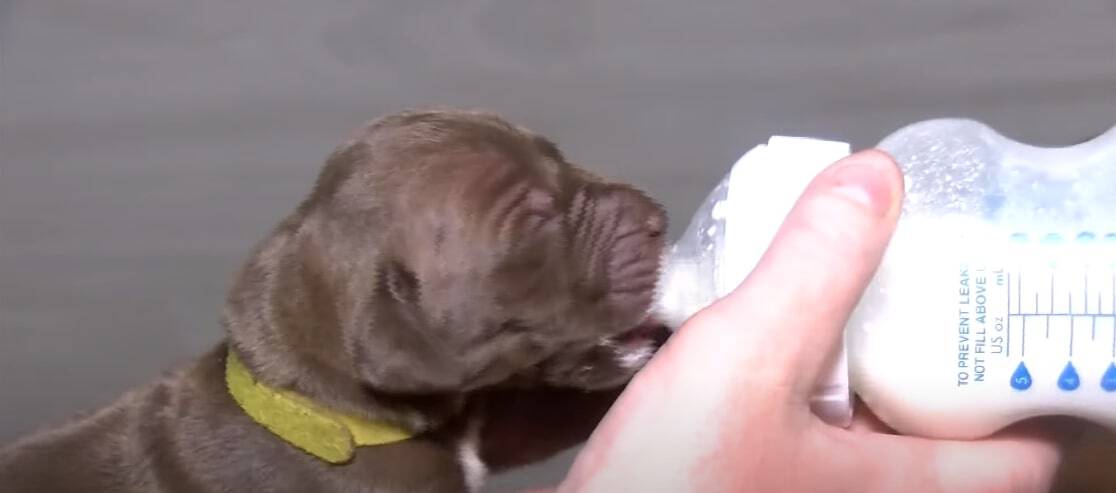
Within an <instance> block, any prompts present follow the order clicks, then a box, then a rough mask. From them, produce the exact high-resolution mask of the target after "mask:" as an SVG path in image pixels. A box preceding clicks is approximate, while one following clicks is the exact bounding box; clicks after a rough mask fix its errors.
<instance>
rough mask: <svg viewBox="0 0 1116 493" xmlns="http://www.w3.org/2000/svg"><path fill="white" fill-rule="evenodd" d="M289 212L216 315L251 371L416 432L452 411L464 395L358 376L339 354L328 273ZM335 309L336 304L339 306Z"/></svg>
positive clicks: (301, 223)
mask: <svg viewBox="0 0 1116 493" xmlns="http://www.w3.org/2000/svg"><path fill="white" fill-rule="evenodd" d="M306 228H307V225H306V218H305V217H301V216H300V215H298V214H296V216H294V217H292V218H290V219H289V220H288V221H285V222H284V223H283V224H281V225H280V226H279V227H278V228H277V229H276V230H275V231H274V232H273V233H272V235H271V236H270V237H269V238H267V239H266V240H265V241H264V242H263V243H262V244H261V245H260V246H259V247H258V249H257V250H256V252H255V253H254V255H253V256H252V258H251V259H250V260H249V262H248V263H247V264H246V265H245V266H244V268H243V270H242V272H241V273H240V275H239V276H238V279H237V282H236V283H235V285H234V286H233V289H232V291H231V292H230V296H229V299H228V301H227V303H226V306H225V310H224V314H223V322H224V325H225V328H226V331H227V333H228V335H229V339H230V344H231V346H232V349H234V350H235V351H236V352H237V354H238V355H240V356H241V359H242V360H243V362H244V365H245V367H246V368H247V370H248V371H249V372H250V373H251V374H252V376H253V377H254V378H256V379H258V380H259V381H260V382H263V383H265V384H267V385H270V386H272V387H275V388H278V389H284V390H290V391H292V392H296V393H297V394H299V395H301V396H304V397H306V398H307V399H310V400H312V401H314V402H317V403H320V404H321V405H323V406H326V407H329V408H331V409H336V410H338V411H341V412H345V413H350V414H354V415H356V416H360V417H363V418H366V419H370V420H377V421H384V422H387V423H390V424H392V425H396V426H400V427H403V428H405V429H407V430H410V431H411V432H415V433H421V432H425V431H429V430H432V429H435V428H438V427H439V426H441V425H442V424H443V423H445V422H446V421H447V420H449V419H450V418H452V417H453V416H455V415H457V414H458V413H459V412H460V411H461V409H462V407H463V406H464V397H463V396H461V395H459V394H453V393H431V394H400V393H392V392H387V391H384V390H382V389H381V388H380V387H379V386H378V385H377V384H376V382H367V381H364V380H362V379H361V378H360V377H359V376H358V374H357V372H356V371H355V368H354V365H353V364H351V362H350V361H348V358H347V357H346V356H344V355H345V354H346V353H347V352H346V350H345V344H346V343H345V339H346V336H345V335H344V334H343V333H342V329H341V326H342V325H343V324H344V323H345V322H343V321H342V315H341V314H340V313H338V309H337V308H336V307H337V300H338V294H337V293H335V291H336V289H335V287H334V284H335V282H336V281H335V280H334V279H333V277H334V276H335V273H334V272H332V270H331V269H325V268H323V267H321V266H320V265H318V264H319V263H320V262H318V261H317V260H319V259H320V257H319V255H317V254H316V253H315V252H314V251H313V250H314V249H315V248H318V247H316V246H315V245H314V242H311V241H307V238H306ZM342 311H343V310H342Z"/></svg>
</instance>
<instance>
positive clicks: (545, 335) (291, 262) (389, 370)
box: [0, 110, 666, 493]
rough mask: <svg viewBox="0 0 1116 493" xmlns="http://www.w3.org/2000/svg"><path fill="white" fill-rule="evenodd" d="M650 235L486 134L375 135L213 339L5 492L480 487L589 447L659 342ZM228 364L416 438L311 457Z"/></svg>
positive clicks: (43, 445)
mask: <svg viewBox="0 0 1116 493" xmlns="http://www.w3.org/2000/svg"><path fill="white" fill-rule="evenodd" d="M664 227H665V215H664V213H663V211H662V210H661V208H660V207H659V206H658V205H656V204H655V203H654V202H653V201H651V200H650V199H648V198H647V197H646V196H645V195H644V194H642V193H641V192H639V191H637V190H635V189H633V188H632V187H629V186H626V185H622V184H618V183H610V182H607V181H605V180H603V179H601V178H599V177H596V176H594V175H592V174H590V173H588V172H586V171H585V170H582V169H579V168H578V167H576V166H574V165H572V164H570V163H569V162H567V160H566V159H565V158H564V157H563V156H562V154H561V153H560V152H559V150H558V149H557V147H556V146H555V145H554V144H552V143H551V142H549V141H547V140H546V139H544V138H542V137H540V136H538V135H536V134H534V133H532V132H530V131H528V130H525V129H523V128H519V127H515V126H513V125H510V124H508V123H506V122H505V121H503V120H501V119H500V118H498V117H496V116H493V115H490V114H485V113H481V112H471V111H457V110H445V111H421V112H408V113H401V114H396V115H392V116H388V117H385V118H382V119H380V120H377V121H375V122H372V123H371V124H369V125H368V126H366V127H365V128H364V129H363V130H362V131H361V132H359V133H358V134H357V135H356V136H355V137H353V138H352V139H351V140H350V141H348V142H346V143H344V144H343V145H341V146H340V147H339V148H338V149H337V150H336V151H335V152H334V153H333V154H332V155H331V156H330V157H329V159H328V161H327V162H326V165H325V167H324V169H323V170H322V172H321V174H320V175H319V178H318V180H317V183H316V184H315V186H314V188H313V191H312V192H311V193H310V195H309V197H308V198H307V199H306V200H305V201H304V202H303V203H302V204H301V205H300V206H299V207H298V208H297V209H296V210H295V211H294V212H293V213H292V214H291V215H290V216H289V217H288V218H287V219H286V220H284V221H283V222H282V223H281V224H280V225H279V226H278V227H277V228H276V229H275V230H274V231H273V232H272V234H271V235H270V236H269V237H268V238H266V239H265V240H264V241H263V242H262V243H261V244H260V245H259V246H258V247H257V249H256V250H255V251H254V252H253V254H252V256H251V258H250V259H249V261H248V262H247V264H246V265H245V267H244V268H243V270H242V271H241V273H240V274H239V276H238V278H237V279H236V282H235V284H234V285H233V287H232V289H231V292H230V295H229V297H228V302H227V304H226V307H225V311H224V316H223V322H224V325H225V328H226V330H227V334H228V337H227V341H226V342H223V343H222V344H220V345H219V346H218V347H217V348H215V349H213V350H212V351H211V352H209V353H208V354H206V355H204V356H202V357H201V358H200V359H198V360H197V361H195V362H192V363H191V364H188V365H185V366H184V367H182V368H179V369H177V370H175V371H173V372H170V373H168V374H167V375H165V376H163V377H162V378H161V379H159V380H157V381H156V382H154V383H152V384H150V385H148V386H145V387H143V388H140V389H137V390H134V391H132V392H130V393H128V394H126V395H124V396H123V397H122V398H120V399H119V400H118V401H117V402H116V403H114V404H113V405H111V406H109V407H107V408H105V409H101V410H98V411H96V412H92V413H89V414H87V415H84V416H82V417H80V418H77V419H75V420H74V421H72V422H70V423H68V424H66V425H64V426H61V427H59V428H55V429H51V430H47V431H45V432H42V433H39V434H37V435H34V436H31V437H28V438H25V439H23V440H21V441H19V442H17V443H15V444H12V445H10V446H8V447H7V448H4V449H0V491H3V492H6V493H15V492H24V491H50V492H70V491H81V492H100V491H106V492H107V491H112V492H131V491H136V492H138V491H144V492H148V491H182V492H194V491H237V492H241V491H267V492H272V491H274V492H278V491H292V492H308V491H314V492H325V491H338V492H361V491H369V492H371V491H376V492H391V491H406V492H416V491H432V492H433V491H466V490H475V489H476V488H477V487H478V486H479V484H480V481H481V479H482V478H483V476H484V474H485V473H486V472H488V471H490V470H499V469H502V468H505V467H510V466H515V465H519V464H523V463H527V462H530V461H535V460H538V459H542V458H545V457H547V456H549V455H550V454H553V453H555V452H557V451H560V450H562V449H564V448H567V447H570V446H572V445H575V444H577V443H579V442H581V441H583V440H584V439H585V438H586V437H587V435H588V433H589V432H590V431H591V430H592V428H593V426H594V425H595V424H596V422H597V420H598V419H599V418H600V417H601V416H602V415H603V413H604V412H605V410H606V409H607V408H608V406H609V404H610V403H611V401H612V399H613V398H615V396H616V395H617V394H618V392H619V389H620V388H621V387H622V386H623V385H624V384H625V382H627V381H628V380H629V379H630V377H631V376H632V375H633V374H634V372H635V371H636V370H637V369H638V368H639V367H640V366H642V364H643V363H644V362H645V361H646V360H647V359H649V357H650V356H651V354H652V353H653V351H654V350H655V349H656V348H657V347H658V345H659V344H660V343H661V342H662V341H663V339H665V334H666V331H665V330H664V329H660V328H658V327H655V326H654V325H653V324H651V323H650V322H649V321H647V320H646V317H647V313H648V310H649V307H650V304H651V302H652V297H653V291H654V289H655V283H656V279H657V274H658V267H659V259H660V255H661V249H662V246H663V238H662V233H663V230H664ZM230 351H231V353H232V354H234V355H235V356H237V358H236V359H232V361H236V360H237V359H239V360H240V361H243V366H244V368H246V369H247V370H248V373H249V374H250V375H251V377H252V378H254V379H256V380H258V381H259V382H261V383H262V384H264V385H266V386H268V387H270V388H272V389H285V390H288V391H290V392H293V393H296V394H297V395H299V396H301V397H303V398H305V399H307V400H309V401H312V403H314V404H316V405H320V406H322V407H324V408H327V409H329V410H331V411H336V412H342V413H346V414H350V415H354V416H357V417H359V418H361V419H363V420H367V421H370V422H375V423H381V424H385V425H390V426H393V427H395V428H400V429H403V430H405V431H406V432H408V433H410V434H411V435H413V436H411V437H410V438H407V439H404V440H402V441H395V442H391V443H386V444H379V445H370V446H360V447H357V448H356V449H355V453H354V454H353V455H352V456H351V457H348V458H346V459H345V460H344V461H341V462H339V463H330V462H328V461H326V460H323V459H322V458H320V457H318V456H315V455H312V454H311V453H308V452H306V451H304V450H303V449H301V448H299V447H296V446H294V445H292V442H291V441H289V440H287V439H285V438H284V437H283V436H280V434H278V433H273V432H272V431H270V430H269V428H267V427H265V426H263V425H261V424H259V423H258V422H257V421H255V420H253V418H252V417H250V416H249V414H248V413H246V411H245V409H246V408H243V407H242V406H240V405H238V403H237V401H235V400H234V399H233V397H231V395H230V391H229V386H227V385H226V363H227V361H226V360H227V358H226V356H227V354H229V352H230ZM265 411H266V410H265ZM298 423H299V424H298V426H304V425H305V423H303V422H302V421H299V422H298ZM299 431H305V430H299ZM309 434H310V435H313V433H309Z"/></svg>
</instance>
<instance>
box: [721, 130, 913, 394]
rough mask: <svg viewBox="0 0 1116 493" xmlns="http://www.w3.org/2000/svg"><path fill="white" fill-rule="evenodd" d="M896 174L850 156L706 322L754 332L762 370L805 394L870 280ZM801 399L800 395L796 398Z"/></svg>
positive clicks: (821, 179) (871, 159)
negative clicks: (721, 321)
mask: <svg viewBox="0 0 1116 493" xmlns="http://www.w3.org/2000/svg"><path fill="white" fill-rule="evenodd" d="M902 182H903V180H902V175H901V173H900V171H899V169H898V166H896V164H895V162H894V160H892V158H891V157H890V156H888V155H887V154H885V153H883V152H881V151H876V150H869V151H864V152H859V153H856V154H854V155H852V156H849V157H847V158H845V159H842V160H841V161H838V162H837V163H835V164H833V165H832V166H830V167H829V168H827V169H826V170H824V171H823V172H822V173H820V174H819V175H818V176H817V177H816V178H815V179H814V180H813V181H812V182H811V183H810V185H809V186H808V187H807V188H806V190H805V192H803V194H802V196H801V197H800V198H799V199H798V201H797V202H796V204H795V206H794V207H793V209H792V210H791V212H790V213H789V214H788V215H787V218H786V219H785V221H784V222H783V224H782V227H781V228H780V229H779V232H778V233H777V234H776V235H775V238H774V239H773V241H772V243H771V245H770V247H769V248H768V249H767V251H766V252H765V253H764V255H763V257H762V258H761V259H760V261H759V262H758V264H757V265H756V268H755V269H753V270H752V272H751V274H750V275H749V276H748V278H747V279H745V281H744V282H743V283H742V284H741V285H740V286H739V287H738V288H737V289H736V290H735V291H734V292H733V293H730V294H729V295H728V296H726V297H725V298H723V299H721V300H719V301H718V302H717V303H714V305H713V306H711V307H710V309H709V310H708V311H709V312H710V313H709V314H708V316H715V317H718V318H723V319H725V320H726V321H727V322H731V323H732V324H733V325H737V326H739V325H740V324H741V321H746V323H747V324H749V325H751V326H755V327H771V328H772V330H764V331H758V330H757V331H741V332H751V333H754V334H756V335H755V336H756V337H760V338H762V340H756V341H752V343H754V344H762V346H763V347H764V349H765V351H766V355H765V361H764V364H765V365H766V366H767V368H766V370H767V371H769V372H771V373H774V374H783V375H788V376H790V377H792V378H794V379H795V381H794V382H793V383H794V384H795V386H796V387H798V389H797V390H799V391H801V392H803V393H809V392H810V391H811V390H812V388H813V385H814V382H815V381H816V379H817V375H818V374H819V373H820V372H821V371H822V367H823V366H824V364H825V362H826V361H827V360H828V359H829V356H830V354H831V353H832V351H833V349H834V348H835V347H837V342H838V338H839V336H840V334H841V332H842V330H841V329H842V328H843V327H844V324H845V322H846V320H847V318H848V316H849V313H850V312H851V311H852V309H853V307H854V306H855V304H856V302H857V300H858V299H859V298H860V295H861V293H862V292H863V290H864V288H865V286H866V285H867V283H868V282H869V280H870V279H871V277H872V275H873V274H874V273H875V271H876V268H877V266H878V264H879V261H880V259H881V257H882V255H883V252H884V250H885V248H886V244H887V242H888V240H889V239H890V237H891V234H892V232H893V231H894V228H895V223H896V219H897V217H898V215H899V209H900V207H899V204H900V202H901V198H902V193H903V186H902ZM803 395H805V394H803Z"/></svg>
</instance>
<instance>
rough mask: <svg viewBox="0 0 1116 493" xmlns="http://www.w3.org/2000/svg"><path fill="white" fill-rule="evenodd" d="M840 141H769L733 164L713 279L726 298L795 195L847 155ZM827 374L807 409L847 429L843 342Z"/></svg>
mask: <svg viewBox="0 0 1116 493" xmlns="http://www.w3.org/2000/svg"><path fill="white" fill-rule="evenodd" d="M849 153H850V147H849V144H848V143H845V142H835V141H828V140H819V139H810V138H802V137H786V136H774V137H771V138H770V140H768V142H767V145H760V146H757V147H755V148H754V149H752V150H750V151H748V152H747V153H746V154H745V155H744V156H743V157H741V158H740V160H738V161H737V162H736V164H735V165H733V168H732V171H731V172H730V173H731V174H730V176H729V186H728V192H727V197H726V200H725V201H724V204H723V205H724V207H725V208H726V210H725V211H724V217H725V244H724V255H723V258H722V262H723V263H722V265H721V267H720V268H719V269H718V272H717V275H716V284H717V291H718V292H719V293H721V295H722V296H723V295H725V294H727V293H729V292H730V291H732V290H733V289H735V288H736V286H737V285H739V284H740V283H741V282H742V281H743V280H744V278H745V277H747V275H748V273H749V272H751V270H752V269H753V268H754V267H755V264H756V263H757V262H758V261H759V259H760V257H761V256H762V255H763V253H764V252H765V251H766V250H767V248H768V246H769V245H770V244H771V240H772V239H774V237H775V234H776V232H777V231H778V229H779V227H780V226H781V225H782V223H783V221H784V220H785V219H786V216H787V214H788V213H789V212H790V210H791V208H792V207H794V204H795V203H796V202H797V201H798V198H799V196H800V195H801V194H802V192H803V191H805V189H806V187H807V186H808V185H809V184H810V182H811V181H812V180H813V179H814V177H815V176H817V175H818V173H820V172H821V171H822V170H824V169H825V168H827V167H828V166H829V165H831V164H833V163H834V162H836V161H838V160H840V159H842V158H844V157H845V156H848V155H849ZM834 357H835V360H834V362H833V366H832V369H831V371H830V372H829V374H828V375H825V376H823V378H822V379H821V380H820V381H819V382H818V386H817V388H816V390H815V394H814V396H813V398H812V399H811V408H812V409H813V411H814V413H815V414H817V415H818V417H820V418H821V419H823V420H824V421H826V422H827V423H830V424H832V425H835V426H841V427H846V426H848V425H849V424H850V423H851V421H852V411H853V406H852V402H853V401H852V390H851V389H850V387H849V375H848V363H847V352H846V348H845V343H844V338H842V344H841V347H840V349H839V350H838V352H837V354H835V355H834Z"/></svg>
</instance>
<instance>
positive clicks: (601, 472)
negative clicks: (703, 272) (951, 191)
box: [558, 151, 1061, 493]
mask: <svg viewBox="0 0 1116 493" xmlns="http://www.w3.org/2000/svg"><path fill="white" fill-rule="evenodd" d="M902 183H903V180H902V176H901V173H900V171H899V170H898V167H897V166H896V165H895V163H894V161H893V160H892V159H891V158H890V157H889V156H887V155H886V154H884V153H882V152H879V151H865V152H861V153H858V154H855V155H853V156H850V157H848V158H846V159H843V160H842V161H840V162H838V163H836V164H834V165H833V166H831V167H830V168H829V169H827V170H826V171H825V172H823V173H822V174H821V175H819V177H817V178H816V179H815V180H814V181H813V183H811V185H810V186H809V187H808V188H807V190H806V191H805V192H804V193H803V195H802V196H801V197H800V199H799V201H798V202H797V204H796V205H795V207H794V209H793V211H792V212H791V213H790V214H789V215H788V217H787V219H786V221H785V222H784V224H783V226H782V228H781V230H780V231H779V233H778V235H777V236H776V238H775V239H774V241H773V242H772V245H771V247H770V248H769V249H768V251H767V252H766V254H765V255H764V257H763V259H762V260H761V261H760V263H759V264H758V265H757V267H756V268H755V269H754V270H753V272H752V273H751V275H750V276H749V277H748V278H747V279H746V280H745V281H744V282H743V283H742V284H741V285H740V286H739V287H738V288H737V289H736V290H735V291H734V292H733V293H731V294H730V295H728V296H726V297H724V298H723V299H721V300H719V301H718V302H716V303H714V304H713V305H711V306H710V307H708V308H707V309H705V310H703V311H701V312H700V313H698V314H697V315H695V316H694V317H693V318H691V319H690V320H689V321H688V322H686V323H685V324H684V325H683V326H682V327H681V328H680V329H679V330H678V332H677V333H676V334H675V335H674V336H673V338H672V339H671V340H670V341H669V342H668V343H667V345H666V346H665V347H663V348H662V349H661V350H660V352H659V353H658V354H657V355H656V356H655V357H654V358H653V359H652V361H651V362H650V363H649V364H648V366H647V367H645V368H644V369H643V370H642V371H641V373H640V374H638V375H637V376H636V378H635V379H634V380H633V381H632V382H631V384H629V386H628V388H627V389H626V390H625V391H624V393H623V394H622V395H621V397H620V399H619V400H618V401H617V402H616V403H615V404H614V405H613V407H612V408H611V410H610V411H609V413H608V414H607V415H606V417H605V419H604V421H603V422H602V423H601V424H600V425H599V426H598V427H597V429H596V431H595V432H594V434H593V436H592V437H591V438H590V440H589V442H588V443H587V444H586V447H585V448H584V449H583V450H582V451H581V453H580V454H579V456H578V458H577V460H576V462H575V463H574V466H573V468H572V469H571V471H570V473H569V475H568V476H567V478H566V480H565V482H563V484H562V485H561V486H560V487H559V488H558V491H560V492H582V491H602V492H609V493H611V492H617V491H641V492H652V491H666V492H685V491H700V492H716V491H734V492H737V491H857V492H869V491H887V492H892V491H944V492H951V493H952V492H986V491H1011V492H1022V491H1045V490H1046V489H1048V488H1049V486H1050V484H1051V481H1052V479H1053V476H1054V473H1055V471H1056V468H1057V466H1058V463H1059V460H1060V456H1061V448H1060V447H1059V444H1058V442H1057V441H1056V440H1055V437H1054V435H1053V434H1052V433H1051V431H1050V429H1047V428H1042V427H1041V425H1040V424H1038V423H1037V422H1030V423H1025V424H1022V425H1019V426H1016V427H1012V428H1010V429H1008V430H1006V431H1003V432H1001V433H999V434H997V435H995V436H993V437H990V438H987V439H984V440H979V441H945V440H931V439H924V438H916V437H906V436H899V435H896V434H893V433H891V432H890V431H889V430H888V429H887V428H886V427H885V426H884V425H882V424H881V423H880V422H879V421H878V420H876V419H874V418H873V417H872V415H871V413H870V412H867V410H865V409H859V410H858V412H857V418H856V422H855V423H854V425H853V426H852V427H851V428H850V429H841V428H837V427H833V426H830V425H827V424H825V423H824V422H822V421H821V420H820V419H819V418H817V417H816V416H815V415H814V414H813V413H811V411H810V406H809V398H810V395H811V393H812V391H813V390H814V384H815V382H816V381H818V380H819V378H820V377H821V375H822V373H823V372H824V370H826V369H827V364H828V363H829V362H830V361H831V358H832V355H833V354H834V353H835V350H836V348H837V347H838V343H839V340H840V335H841V332H842V329H843V327H844V324H845V322H846V321H847V319H848V317H849V315H850V313H851V311H852V310H853V308H854V307H855V305H856V303H857V302H858V300H859V298H860V296H861V294H862V292H863V290H864V289H865V287H866V286H867V284H868V282H869V281H870V279H871V278H872V276H873V274H874V273H875V271H876V268H877V266H878V264H879V262H880V260H881V258H882V255H883V252H884V250H885V248H886V245H887V242H888V241H889V239H890V237H891V235H892V233H893V231H894V229H895V225H896V221H897V218H898V215H899V209H900V207H899V205H900V203H901V198H902V193H903V186H902Z"/></svg>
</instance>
